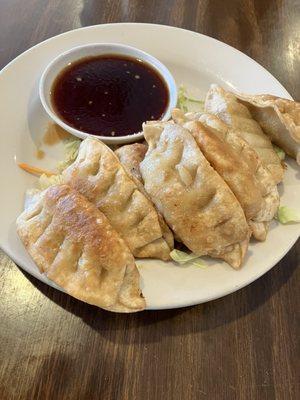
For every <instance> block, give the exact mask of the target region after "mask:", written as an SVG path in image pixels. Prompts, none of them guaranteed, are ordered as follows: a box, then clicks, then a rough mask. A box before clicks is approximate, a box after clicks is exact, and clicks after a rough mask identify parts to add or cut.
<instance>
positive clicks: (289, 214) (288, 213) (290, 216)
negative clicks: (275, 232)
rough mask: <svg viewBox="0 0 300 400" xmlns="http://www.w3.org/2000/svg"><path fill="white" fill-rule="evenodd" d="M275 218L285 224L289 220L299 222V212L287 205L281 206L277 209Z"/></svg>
mask: <svg viewBox="0 0 300 400" xmlns="http://www.w3.org/2000/svg"><path fill="white" fill-rule="evenodd" d="M276 219H277V220H278V221H279V222H280V223H281V224H287V223H289V222H300V212H299V211H297V210H295V209H293V208H290V207H287V206H281V207H279V209H278V212H277V217H276Z"/></svg>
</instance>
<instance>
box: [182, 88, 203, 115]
mask: <svg viewBox="0 0 300 400" xmlns="http://www.w3.org/2000/svg"><path fill="white" fill-rule="evenodd" d="M177 107H178V108H180V109H181V110H182V111H183V112H185V113H186V112H189V111H204V101H203V100H197V99H193V98H191V97H189V96H188V95H187V91H186V89H185V87H184V86H180V87H179V90H178V100H177Z"/></svg>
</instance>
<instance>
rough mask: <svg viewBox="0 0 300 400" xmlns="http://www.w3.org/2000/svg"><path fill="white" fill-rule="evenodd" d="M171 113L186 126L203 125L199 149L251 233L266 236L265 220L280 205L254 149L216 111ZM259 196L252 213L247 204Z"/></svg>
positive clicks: (275, 188) (275, 191)
mask: <svg viewBox="0 0 300 400" xmlns="http://www.w3.org/2000/svg"><path fill="white" fill-rule="evenodd" d="M172 117H173V118H174V120H175V121H178V122H180V123H181V124H184V125H185V126H187V127H189V125H190V126H193V125H191V124H192V122H189V121H193V120H194V121H200V122H201V124H202V125H204V127H205V128H206V129H207V131H208V132H207V131H203V130H202V131H200V133H198V135H199V134H200V138H201V136H202V141H200V142H199V143H198V144H199V146H200V148H201V150H202V151H203V153H204V155H205V157H206V158H207V160H208V161H209V162H210V163H211V164H212V165H213V167H214V168H215V169H216V170H217V172H218V173H219V174H220V175H221V176H222V177H223V179H225V181H226V182H227V183H228V185H229V186H230V188H231V189H232V191H233V192H234V193H235V195H236V197H237V198H238V200H239V201H240V203H241V205H242V207H243V209H244V211H245V214H246V217H247V219H248V223H249V225H250V227H251V230H252V232H253V236H254V237H255V238H256V239H257V240H260V241H262V240H265V239H266V235H267V230H268V223H269V221H271V220H272V219H273V218H274V215H275V214H276V212H277V209H278V206H279V194H278V191H277V187H276V184H275V182H274V180H273V178H272V176H271V173H270V172H269V170H268V169H267V168H266V167H264V166H263V164H262V162H261V160H260V158H259V157H258V155H257V153H256V152H255V150H254V149H253V148H252V147H251V146H250V145H249V144H248V143H247V142H246V141H245V140H244V139H242V138H241V137H240V135H239V134H238V133H236V131H235V130H234V129H232V128H230V127H229V126H228V125H227V124H225V123H224V122H223V121H221V120H220V119H219V118H218V117H216V116H215V115H212V114H207V113H201V114H197V113H187V114H184V113H183V112H182V111H181V110H178V109H174V110H173V112H172ZM216 138H218V139H219V140H217V139H216ZM224 173H225V175H224ZM249 189H250V190H249ZM252 194H253V196H252ZM259 198H260V201H259V203H260V207H259V208H258V209H256V213H252V215H251V213H249V211H247V208H248V206H249V205H251V203H252V202H254V204H258V203H256V202H257V200H258V199H259ZM247 205H248V206H247Z"/></svg>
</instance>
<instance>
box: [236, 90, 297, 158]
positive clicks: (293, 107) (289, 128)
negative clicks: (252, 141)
mask: <svg viewBox="0 0 300 400" xmlns="http://www.w3.org/2000/svg"><path fill="white" fill-rule="evenodd" d="M235 96H236V97H237V98H238V99H239V100H240V101H241V102H242V103H243V104H244V105H246V106H247V108H248V109H249V111H250V113H251V115H252V117H253V118H254V119H255V120H256V121H257V122H258V123H259V125H260V126H261V127H262V129H263V130H264V132H265V133H266V134H267V135H268V136H269V138H270V139H271V141H272V142H273V143H275V144H277V146H279V147H281V148H282V149H283V150H284V151H285V152H286V153H287V154H288V155H290V156H291V157H294V158H295V159H296V160H297V162H298V164H300V103H298V102H296V101H293V100H288V99H283V98H280V97H276V96H272V95H270V94H259V95H250V94H244V93H235Z"/></svg>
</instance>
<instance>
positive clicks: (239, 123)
mask: <svg viewBox="0 0 300 400" xmlns="http://www.w3.org/2000/svg"><path fill="white" fill-rule="evenodd" d="M205 111H206V112H208V113H210V114H214V115H217V116H218V117H219V118H220V119H221V120H222V121H224V122H225V123H227V124H228V125H229V126H231V127H232V128H234V129H235V130H236V131H238V133H239V134H240V136H241V137H242V138H243V139H244V140H246V141H247V142H248V143H249V144H250V146H252V147H253V148H254V150H255V151H256V153H257V154H258V156H259V157H260V159H261V161H262V162H263V164H264V165H265V166H266V167H267V168H268V169H269V171H270V172H271V174H272V177H273V179H274V181H275V183H279V182H281V181H282V178H283V172H284V170H283V166H282V164H281V160H280V158H279V157H278V155H277V154H276V152H275V150H274V149H273V147H272V143H271V141H270V139H269V138H268V136H267V135H266V134H265V133H264V132H263V130H262V129H261V127H260V125H259V124H258V123H257V122H256V121H255V120H254V119H253V118H252V116H251V114H250V111H249V110H248V108H247V107H246V106H245V105H244V104H242V103H241V102H240V101H239V100H238V99H237V98H236V97H235V95H234V94H233V93H231V92H226V91H225V90H224V89H223V88H221V87H220V86H218V85H215V84H213V85H211V87H210V89H209V91H208V93H207V95H206V99H205Z"/></svg>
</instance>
